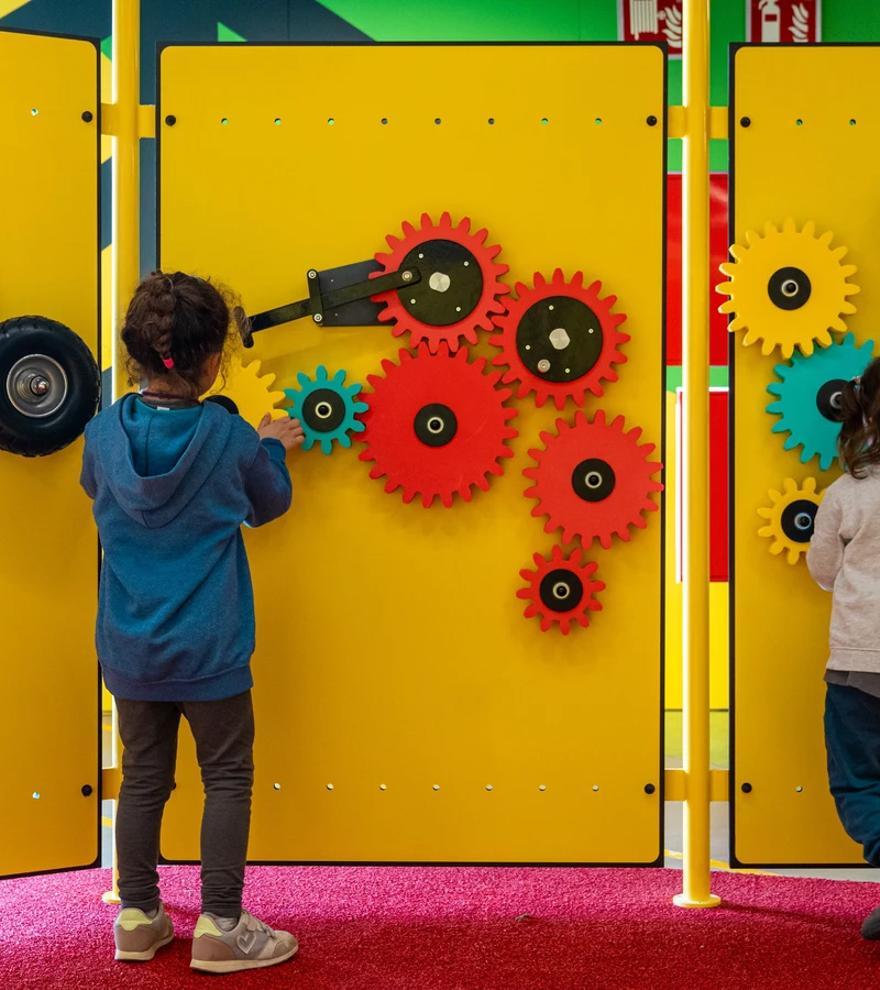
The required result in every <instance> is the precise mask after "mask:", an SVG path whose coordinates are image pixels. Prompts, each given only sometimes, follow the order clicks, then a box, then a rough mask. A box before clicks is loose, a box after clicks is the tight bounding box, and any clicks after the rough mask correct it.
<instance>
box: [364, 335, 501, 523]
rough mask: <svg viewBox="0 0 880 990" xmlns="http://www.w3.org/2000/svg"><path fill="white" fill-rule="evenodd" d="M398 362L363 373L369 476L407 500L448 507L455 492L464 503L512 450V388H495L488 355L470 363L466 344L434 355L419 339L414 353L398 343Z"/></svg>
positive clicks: (498, 471)
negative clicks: (378, 371)
mask: <svg viewBox="0 0 880 990" xmlns="http://www.w3.org/2000/svg"><path fill="white" fill-rule="evenodd" d="M398 361H399V363H398V364H395V363H394V362H393V361H391V360H387V359H386V360H385V361H383V362H382V370H383V372H384V376H382V375H368V376H367V381H368V382H369V384H370V386H371V388H372V390H373V391H372V392H371V393H368V394H366V395H362V396H361V398H362V399H363V400H364V401H365V402H366V403H367V405H368V409H367V412H365V413H364V414H363V415H362V417H361V420H362V422H363V424H364V426H365V430H364V432H363V433H361V434H360V436H359V437H358V439H359V440H360V441H361V442H362V443H363V444H365V446H366V449H365V450H364V451H363V452H362V453H361V454H360V459H361V460H362V461H372V462H374V466H373V468H372V469H371V471H370V477H371V478H381V477H385V478H386V479H387V480H386V482H385V491H386V492H393V491H395V490H397V489H398V488H401V489H403V500H404V502H411V501H412V500H413V498H415V496H416V495H420V496H421V499H422V505H424V506H425V508H428V507H430V506H431V505H432V504H433V502H434V499H435V498H439V499H440V501H441V502H442V503H443V505H445V506H446V507H447V508H448V507H449V506H451V505H452V501H453V496H454V495H455V494H458V495H460V496H461V497H462V498H463V499H464V500H465V501H467V502H469V501H470V500H471V497H472V495H473V489H474V487H475V486H476V487H477V488H480V489H482V490H483V491H486V490H487V489H488V487H489V476H490V475H500V474H502V473H503V471H504V468H503V467H502V464H501V461H502V459H503V458H505V457H511V456H513V451H512V450H511V449H510V447H509V446H508V441H510V440H511V439H513V438H514V437H515V436H516V435H517V431H516V430H515V429H514V428H513V427H512V426H510V425H509V424H510V421H511V420H512V419H514V417H515V416H516V410H515V409H511V408H508V407H507V406H505V405H504V403H505V401H506V400H507V399H509V398H510V396H511V391H510V389H497V388H496V387H495V386H496V384H497V383H498V381H499V379H500V378H501V374H500V372H490V373H488V374H487V373H485V371H484V369H485V367H486V359H485V358H477V359H476V360H475V361H472V362H469V361H468V352H467V350H465V349H462V350H460V351H457V352H456V353H455V354H450V352H449V349H448V347H447V346H446V345H445V344H441V346H440V349H439V351H438V353H437V354H431V353H430V351H429V350H428V348H427V347H426V346H425V345H422V346H421V347H420V348H419V350H418V353H416V354H412V353H411V352H410V351H407V350H401V351H400V353H399V355H398ZM450 413H451V414H452V415H450ZM420 432H421V435H422V436H424V438H425V439H424V440H423V439H420Z"/></svg>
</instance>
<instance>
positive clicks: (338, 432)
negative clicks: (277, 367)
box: [284, 364, 367, 454]
mask: <svg viewBox="0 0 880 990" xmlns="http://www.w3.org/2000/svg"><path fill="white" fill-rule="evenodd" d="M345 378H346V372H345V371H343V370H340V371H337V372H335V373H334V374H333V376H332V377H331V376H330V374H329V373H328V371H327V368H326V367H325V366H324V365H323V364H319V365H318V366H317V368H316V369H315V374H314V376H313V377H309V376H308V375H307V374H305V373H304V372H299V373H298V374H297V376H296V379H297V382H298V384H299V388H286V389H284V394H285V395H286V396H287V398H288V399H289V400H290V403H291V405H290V408H289V409H288V410H287V411H288V413H289V415H290V416H291V417H292V418H294V419H298V420H299V421H300V422H301V423H302V427H303V431H304V433H305V440H304V442H303V450H304V451H305V450H311V449H312V447H314V446H315V445H317V446H319V447H320V448H321V452H322V453H324V454H331V453H332V452H333V448H334V445H339V446H341V447H346V448H347V447H351V443H352V441H351V434H352V433H359V432H360V431H361V430H363V428H364V427H363V423H361V421H360V420H359V419H357V417H358V416H359V415H360V414H361V413H364V412H366V411H367V404H366V403H365V402H361V401H360V399H359V396H360V393H361V386H360V385H359V384H356V383H353V384H351V385H348V386H346V385H345ZM318 390H322V391H330V392H333V393H335V395H336V397H337V399H338V401H339V403H340V404H341V408H342V418H341V420H340V422H339V423H338V424H337V425H336V426H335V427H334V428H333V429H331V430H318V429H315V428H314V427H313V426H312V425H311V424H310V423H309V416H308V415H307V414H306V411H305V403H306V400H307V399H308V398H309V396H310V395H311V394H312V393H314V392H316V391H318Z"/></svg>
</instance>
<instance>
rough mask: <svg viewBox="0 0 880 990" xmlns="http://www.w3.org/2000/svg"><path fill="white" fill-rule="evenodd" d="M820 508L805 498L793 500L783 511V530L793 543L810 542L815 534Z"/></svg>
mask: <svg viewBox="0 0 880 990" xmlns="http://www.w3.org/2000/svg"><path fill="white" fill-rule="evenodd" d="M818 508H819V507H818V506H817V505H816V503H815V502H810V501H809V500H808V499H805V498H799V499H796V500H795V501H794V502H791V503H790V504H789V505H787V506H786V507H785V509H784V510H783V512H782V520H781V522H782V532H783V533H785V535H786V536H787V537H788V538H789V539H790V540H791V541H792V542H793V543H809V542H810V540H811V539H812V536H813V526H814V524H815V521H816V511H817V509H818Z"/></svg>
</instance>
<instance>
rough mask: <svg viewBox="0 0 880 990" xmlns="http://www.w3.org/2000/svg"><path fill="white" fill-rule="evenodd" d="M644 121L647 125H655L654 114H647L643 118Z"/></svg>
mask: <svg viewBox="0 0 880 990" xmlns="http://www.w3.org/2000/svg"><path fill="white" fill-rule="evenodd" d="M645 123H646V124H647V125H648V127H656V126H657V118H656V117H655V116H654V114H648V116H647V117H646V118H645Z"/></svg>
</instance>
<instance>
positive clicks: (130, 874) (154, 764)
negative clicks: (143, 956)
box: [116, 691, 254, 918]
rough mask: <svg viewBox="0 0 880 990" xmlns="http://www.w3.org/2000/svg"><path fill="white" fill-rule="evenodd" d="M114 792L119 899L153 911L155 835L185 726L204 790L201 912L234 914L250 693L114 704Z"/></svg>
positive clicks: (246, 811) (243, 852) (249, 763)
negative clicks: (118, 779) (118, 746)
mask: <svg viewBox="0 0 880 990" xmlns="http://www.w3.org/2000/svg"><path fill="white" fill-rule="evenodd" d="M116 707H117V711H118V713H119V735H120V738H121V740H122V745H123V746H124V747H125V748H124V751H123V754H122V775H123V776H122V788H121V790H120V793H119V807H118V809H117V813H116V855H117V862H118V867H119V896H120V898H121V900H122V906H123V907H137V908H141V909H142V910H144V911H151V910H152V909H153V908H155V907H158V905H159V874H158V872H157V870H156V865H157V863H158V860H159V830H160V827H161V825H162V812H163V811H164V809H165V802H166V801H167V800H168V798H169V796H170V794H171V790H172V788H173V786H174V768H175V763H176V760H177V731H178V728H179V726H180V716H181V715H183V716H184V718H185V719H186V720H187V721H188V722H189V724H190V728H191V729H192V734H193V738H194V739H195V741H196V753H197V756H198V761H199V766H200V767H201V771H202V783H203V785H204V788H205V808H204V812H203V815H202V838H201V853H202V911H207V912H211V913H212V914H216V915H219V916H221V917H224V918H237V917H238V915H239V913H240V911H241V894H242V888H243V887H244V864H245V859H246V858H247V844H248V832H249V829H250V818H251V791H252V788H253V781H254V760H253V745H254V710H253V705H252V702H251V693H250V691H247V692H245V693H244V694H239V695H237V696H236V697H234V698H226V699H224V700H223V701H180V702H173V701H126V700H125V699H123V698H117V699H116Z"/></svg>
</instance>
